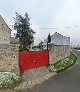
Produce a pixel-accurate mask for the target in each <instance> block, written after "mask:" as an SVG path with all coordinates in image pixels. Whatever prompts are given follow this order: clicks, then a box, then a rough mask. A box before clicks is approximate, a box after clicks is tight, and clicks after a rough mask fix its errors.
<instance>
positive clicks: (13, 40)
mask: <svg viewBox="0 0 80 92" xmlns="http://www.w3.org/2000/svg"><path fill="white" fill-rule="evenodd" d="M10 42H11V43H13V44H19V39H17V38H14V37H11V40H10Z"/></svg>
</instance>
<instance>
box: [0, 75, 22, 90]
mask: <svg viewBox="0 0 80 92" xmlns="http://www.w3.org/2000/svg"><path fill="white" fill-rule="evenodd" d="M0 76H1V75H0ZM7 76H9V77H7ZM7 76H5V79H4V80H3V79H2V80H3V81H2V82H1V83H0V89H6V88H14V87H16V86H18V85H19V84H20V83H21V82H22V75H19V76H16V78H14V76H12V77H11V75H7ZM3 78H4V77H3Z"/></svg>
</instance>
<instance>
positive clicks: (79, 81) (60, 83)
mask: <svg viewBox="0 0 80 92" xmlns="http://www.w3.org/2000/svg"><path fill="white" fill-rule="evenodd" d="M73 52H75V53H76V54H77V56H78V60H77V63H76V65H75V66H74V67H73V68H71V69H69V70H66V71H65V72H61V73H59V74H58V75H56V76H53V77H52V78H50V79H49V80H47V81H45V82H44V83H43V84H39V85H36V86H34V87H33V88H32V89H26V90H23V91H22V92H80V51H77V50H73Z"/></svg>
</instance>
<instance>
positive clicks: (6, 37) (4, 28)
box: [0, 15, 11, 44]
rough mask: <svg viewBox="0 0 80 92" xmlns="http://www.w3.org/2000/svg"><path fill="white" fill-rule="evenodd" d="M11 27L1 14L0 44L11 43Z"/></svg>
mask: <svg viewBox="0 0 80 92" xmlns="http://www.w3.org/2000/svg"><path fill="white" fill-rule="evenodd" d="M10 37H11V29H10V28H9V27H8V25H7V24H6V22H5V21H4V19H3V18H2V17H1V15H0V44H10Z"/></svg>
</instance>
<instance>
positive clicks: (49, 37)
mask: <svg viewBox="0 0 80 92" xmlns="http://www.w3.org/2000/svg"><path fill="white" fill-rule="evenodd" d="M47 39H48V41H47V50H48V43H50V42H51V36H50V33H49V34H48V38H47Z"/></svg>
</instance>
